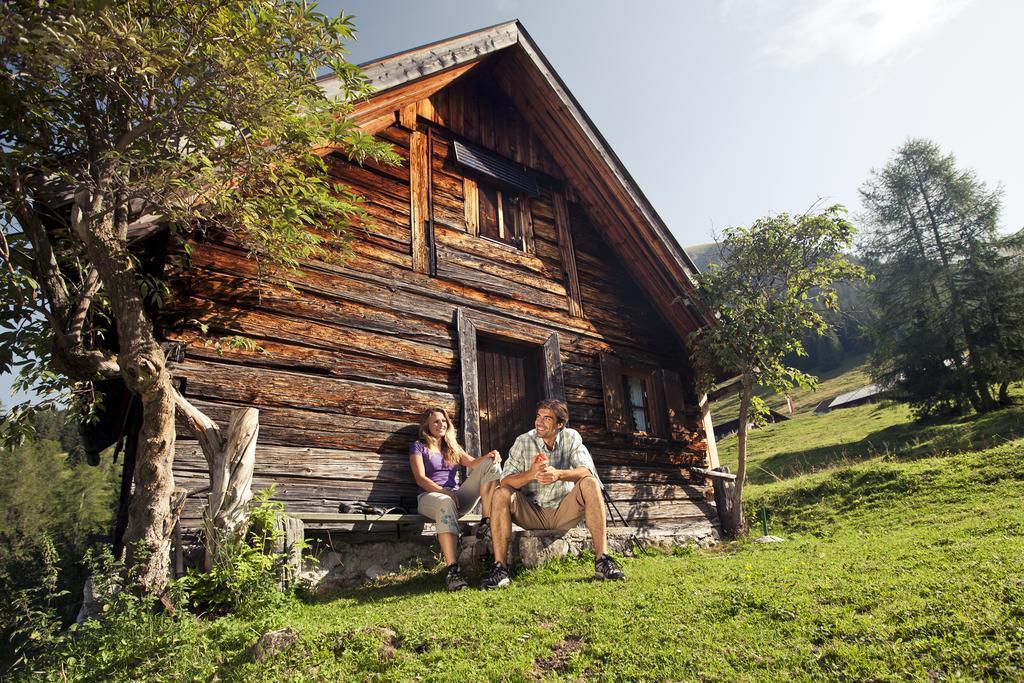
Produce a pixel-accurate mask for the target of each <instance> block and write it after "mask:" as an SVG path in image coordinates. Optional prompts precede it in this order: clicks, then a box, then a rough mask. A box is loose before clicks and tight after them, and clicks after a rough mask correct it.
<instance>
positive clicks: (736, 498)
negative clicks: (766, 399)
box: [725, 374, 754, 536]
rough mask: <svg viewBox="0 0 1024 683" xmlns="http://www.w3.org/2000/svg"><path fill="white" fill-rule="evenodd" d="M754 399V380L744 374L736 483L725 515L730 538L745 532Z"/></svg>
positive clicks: (741, 392) (741, 391)
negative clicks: (750, 428)
mask: <svg viewBox="0 0 1024 683" xmlns="http://www.w3.org/2000/svg"><path fill="white" fill-rule="evenodd" d="M753 397H754V378H753V377H751V376H750V375H749V374H744V375H743V376H742V377H741V378H740V414H739V431H738V432H737V433H736V452H737V455H738V457H739V462H738V463H737V465H736V481H735V483H734V485H733V489H732V492H731V494H732V500H731V501H730V503H729V509H728V510H727V511H726V514H725V517H726V519H725V522H726V527H727V528H728V533H729V534H730V535H732V536H739V535H741V534H743V532H744V531H746V520H745V519H744V517H743V485H744V483H745V482H746V479H747V424H748V423H749V421H750V405H751V403H752V401H753Z"/></svg>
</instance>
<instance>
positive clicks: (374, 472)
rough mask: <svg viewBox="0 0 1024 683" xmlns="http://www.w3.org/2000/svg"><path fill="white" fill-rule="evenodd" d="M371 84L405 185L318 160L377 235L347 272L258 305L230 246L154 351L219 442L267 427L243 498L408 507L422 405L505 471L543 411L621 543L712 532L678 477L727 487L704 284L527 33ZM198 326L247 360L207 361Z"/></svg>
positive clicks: (214, 246) (373, 112)
mask: <svg viewBox="0 0 1024 683" xmlns="http://www.w3.org/2000/svg"><path fill="white" fill-rule="evenodd" d="M363 69H364V70H365V72H366V73H367V75H368V77H369V78H370V80H371V82H372V83H373V85H374V86H375V87H376V88H377V92H376V94H375V95H374V96H373V97H371V98H369V99H368V100H366V101H364V102H361V103H359V104H358V106H357V107H356V108H355V111H354V113H353V116H354V118H355V120H356V121H357V122H358V124H359V125H360V126H362V127H363V128H364V129H365V130H367V131H369V132H370V133H372V134H374V135H376V136H377V137H379V138H380V139H382V140H386V141H388V142H390V143H391V144H392V145H394V148H395V150H396V151H398V153H399V154H401V155H402V157H403V158H405V159H406V160H407V163H406V164H405V165H404V166H402V167H399V168H383V167H380V166H377V165H374V164H366V165H365V166H359V165H356V164H353V163H350V162H349V161H347V159H346V157H345V155H344V153H342V152H338V151H325V154H326V158H327V160H328V162H329V166H330V170H331V173H332V174H333V176H334V177H335V178H337V179H338V180H339V181H342V182H343V183H344V184H345V185H347V186H348V187H349V188H351V189H352V191H354V192H355V193H357V194H359V195H361V196H363V197H364V198H365V199H366V208H367V209H368V211H369V213H370V215H371V216H372V222H371V223H368V224H366V225H358V226H356V227H355V228H354V229H353V241H352V255H351V257H350V258H349V259H348V260H347V261H346V262H345V263H344V265H332V264H328V263H324V262H319V261H315V262H309V263H306V264H305V265H304V266H303V267H302V269H301V270H300V271H299V272H298V273H296V274H295V275H294V276H293V277H292V279H291V281H290V283H289V284H290V287H289V286H285V285H283V284H279V283H275V282H271V281H264V282H262V283H258V282H257V266H256V264H255V263H253V262H252V261H250V260H248V259H247V258H246V253H245V250H244V249H242V248H240V247H239V245H237V244H232V243H231V242H230V241H228V240H226V239H221V238H218V237H217V236H215V235H210V236H207V237H206V238H205V239H204V240H203V241H201V242H197V243H195V244H194V245H192V254H191V267H190V269H189V270H187V271H184V272H182V273H181V274H180V277H177V278H176V279H175V281H174V283H173V288H174V292H175V293H176V297H175V300H174V302H173V303H172V305H170V306H169V308H168V311H167V313H166V316H165V320H166V321H167V324H166V329H165V330H164V335H165V336H166V338H167V339H168V340H169V341H171V342H178V343H179V344H180V345H181V347H180V348H182V349H183V351H184V355H183V357H182V358H181V360H180V362H177V363H176V364H175V365H174V367H173V372H174V375H175V377H176V378H178V380H179V383H180V388H181V391H182V392H183V394H184V395H185V396H186V397H187V398H188V399H189V400H191V401H192V402H194V403H195V404H196V405H197V406H198V407H199V408H201V409H202V410H204V411H206V412H207V414H209V415H211V416H212V417H213V418H214V419H218V420H222V421H223V420H226V418H227V416H228V413H229V412H230V410H231V408H233V407H235V406H255V407H257V408H259V410H260V433H259V442H258V447H257V453H256V473H255V484H256V486H257V487H264V486H268V485H270V484H274V485H276V491H277V493H276V495H277V497H278V498H279V499H280V500H281V501H283V502H284V503H285V505H286V507H287V509H288V511H289V512H291V513H292V514H295V515H298V516H302V515H303V514H309V513H317V512H320V513H324V512H337V511H338V510H339V506H341V505H342V504H343V503H346V502H351V501H368V502H371V503H376V504H379V505H383V506H393V505H401V506H404V507H406V508H410V507H412V506H414V501H415V495H416V487H415V485H414V484H413V481H412V477H411V475H410V473H409V467H408V459H407V452H408V446H409V443H410V442H411V441H412V440H413V439H414V438H415V426H414V423H415V422H416V420H417V418H418V416H419V414H420V413H421V411H423V410H424V409H425V408H426V407H428V406H432V405H440V406H444V407H445V408H446V409H447V410H448V411H450V413H451V414H452V415H454V416H456V417H455V419H456V421H457V423H458V425H459V426H460V428H461V438H462V440H463V442H464V443H465V445H466V446H467V447H468V448H469V450H470V451H471V452H473V453H477V452H485V451H487V450H488V449H491V448H497V449H499V450H501V451H502V452H507V450H508V447H509V445H510V444H511V443H512V441H513V440H514V438H515V436H516V435H517V434H519V433H521V432H523V431H525V430H527V429H529V428H530V427H532V421H533V408H534V404H535V402H536V401H537V400H538V399H540V398H542V397H556V398H564V399H565V400H566V401H567V402H568V404H569V410H570V419H571V424H572V426H573V427H575V428H576V429H578V430H579V431H580V432H581V433H582V435H583V438H584V440H585V442H586V444H587V445H588V446H589V448H590V450H591V451H592V453H593V455H594V458H595V460H596V462H597V466H598V468H599V471H600V474H601V476H602V477H603V479H604V481H605V482H606V484H607V485H608V488H609V492H610V494H611V496H612V498H613V500H615V501H616V503H617V505H618V506H619V508H620V509H621V510H622V511H623V512H624V514H626V515H627V516H628V518H629V519H630V521H631V522H633V523H636V524H682V523H689V524H694V525H697V526H700V525H702V524H703V525H709V524H711V523H712V521H713V517H714V511H713V508H712V507H711V506H709V505H708V504H707V503H705V502H704V492H703V488H702V485H701V484H700V482H699V481H695V480H694V479H693V478H692V475H691V474H690V472H689V471H688V469H687V467H688V466H689V465H700V464H703V465H712V466H714V465H717V455H716V454H715V447H714V439H713V432H712V428H711V420H710V416H709V415H708V414H707V411H706V410H702V403H701V402H700V397H699V396H698V395H697V393H696V391H695V388H694V381H693V372H692V368H691V365H690V362H689V358H688V354H687V347H686V344H685V340H686V338H687V335H689V334H690V333H691V332H692V331H693V330H695V329H696V328H697V327H698V326H699V325H701V324H704V323H705V321H703V320H701V318H700V317H699V316H698V315H697V314H696V313H695V312H694V311H693V310H692V309H691V308H690V307H689V306H688V305H687V303H686V302H687V297H686V293H687V292H688V291H690V290H691V289H692V288H693V286H694V285H693V281H692V276H693V273H694V272H695V269H694V267H693V265H692V263H691V262H690V260H689V258H688V257H687V256H686V254H685V253H684V252H683V250H682V248H680V246H679V245H678V244H677V242H676V241H675V239H674V238H673V237H672V235H671V233H670V232H669V230H668V228H667V227H666V226H665V224H664V223H663V222H662V220H661V218H660V217H659V216H658V215H657V213H656V212H655V211H654V209H653V208H652V207H651V205H650V203H649V202H648V201H647V199H646V198H645V197H644V195H643V193H642V192H641V191H640V189H639V187H637V185H636V183H635V182H634V181H633V179H632V178H631V177H630V175H629V173H628V172H627V171H626V170H625V168H624V167H623V166H622V163H621V162H620V161H619V159H618V157H616V155H615V154H614V152H612V150H611V149H610V148H609V146H608V144H607V143H606V142H605V140H604V138H602V137H601V135H600V133H599V132H598V131H597V130H596V128H595V127H594V125H593V124H592V122H591V121H590V119H589V118H588V117H587V115H586V114H585V113H584V112H583V110H582V108H581V107H580V106H579V104H578V103H577V102H576V100H575V99H574V98H573V97H572V95H571V94H570V93H569V91H568V89H567V88H566V86H565V84H564V83H562V81H561V79H560V78H559V77H558V75H557V74H556V73H555V72H554V70H553V69H552V68H551V65H550V64H549V63H548V62H547V60H546V59H545V58H544V56H543V54H541V52H540V50H539V49H538V48H537V46H536V45H535V44H534V42H533V41H532V39H531V38H530V37H529V35H527V33H526V31H525V30H524V29H523V27H522V26H521V25H520V24H519V23H518V22H511V23H506V24H502V25H499V26H494V27H492V28H487V29H484V30H481V31H477V32H475V33H470V34H467V35H463V36H458V37H456V38H451V39H449V40H445V41H441V42H438V43H434V44H431V45H428V46H425V47H421V48H417V49H414V50H410V51H408V52H403V53H401V54H397V55H393V56H390V57H386V58H384V59H381V60H378V61H374V62H370V63H368V64H365V65H363ZM321 85H322V87H323V88H324V89H325V90H327V91H328V92H329V91H331V90H332V89H334V88H336V87H337V84H336V82H335V80H334V79H333V78H326V79H324V80H323V81H322V82H321ZM196 321H201V322H202V323H203V324H204V325H208V326H209V335H210V336H211V337H215V336H230V335H239V336H241V337H244V338H247V339H249V340H252V341H253V342H255V344H257V345H258V346H259V347H260V349H258V350H256V349H244V348H215V347H214V346H213V345H211V344H210V343H209V342H206V341H204V340H203V337H202V336H201V335H199V334H198V333H197V332H196ZM189 439H190V436H189V434H188V432H187V431H186V430H184V429H179V441H178V446H177V454H176V460H175V464H174V475H175V478H176V481H177V482H178V483H179V484H181V485H183V486H185V487H186V488H189V489H192V490H195V489H200V488H202V487H203V486H205V484H206V482H207V476H208V475H207V472H206V465H205V462H204V460H203V456H202V454H201V451H200V449H199V447H198V445H197V444H196V443H195V442H193V441H190V440H189ZM627 510H628V512H626V511H627ZM198 515H199V509H198V506H197V505H194V506H191V507H190V508H187V509H186V512H185V516H184V518H183V519H184V521H185V524H186V525H194V524H195V523H196V522H197V520H198Z"/></svg>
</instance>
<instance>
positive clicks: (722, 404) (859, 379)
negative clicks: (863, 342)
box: [711, 356, 871, 423]
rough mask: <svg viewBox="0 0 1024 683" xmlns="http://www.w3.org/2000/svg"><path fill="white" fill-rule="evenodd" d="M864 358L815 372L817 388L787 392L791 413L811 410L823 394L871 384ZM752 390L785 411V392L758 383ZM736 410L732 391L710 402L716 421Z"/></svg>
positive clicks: (737, 402)
mask: <svg viewBox="0 0 1024 683" xmlns="http://www.w3.org/2000/svg"><path fill="white" fill-rule="evenodd" d="M866 359H867V357H866V356H852V357H850V358H848V359H847V360H846V361H845V362H844V363H843V364H842V365H840V366H839V367H837V368H835V369H834V370H829V371H828V372H823V373H820V374H818V375H817V377H818V388H817V390H814V391H812V390H810V389H799V388H797V389H793V391H791V392H789V396H790V398H792V399H793V408H794V410H795V413H796V414H797V415H800V414H802V413H806V412H808V411H813V410H814V408H815V406H817V405H818V404H819V403H821V402H822V401H824V400H825V399H827V398H835V397H836V396H838V395H839V394H845V393H846V392H847V391H853V390H854V389H860V388H861V387H862V386H865V385H867V384H871V375H870V373H869V372H868V366H867V364H866V362H865V361H866ZM754 393H755V394H756V395H758V396H760V397H761V398H763V399H764V400H765V402H766V403H767V404H768V407H769V408H771V409H772V410H777V411H778V412H780V413H782V414H783V415H788V408H787V407H786V397H785V395H779V394H776V393H774V392H773V391H772V390H771V389H766V388H764V387H759V388H758V389H757V390H756V391H755V392H754ZM739 412H740V399H739V396H738V395H737V394H735V393H730V394H729V395H727V396H723V397H722V398H720V399H718V400H717V401H715V402H714V403H713V404H712V406H711V414H712V416H713V417H714V418H715V422H716V423H718V422H727V421H729V420H735V419H736V417H737V416H738V415H739Z"/></svg>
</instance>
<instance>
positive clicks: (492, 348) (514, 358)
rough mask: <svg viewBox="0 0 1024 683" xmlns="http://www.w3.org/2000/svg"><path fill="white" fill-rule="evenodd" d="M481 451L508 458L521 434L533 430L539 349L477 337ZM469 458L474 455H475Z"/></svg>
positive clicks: (538, 394)
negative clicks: (511, 447) (493, 450)
mask: <svg viewBox="0 0 1024 683" xmlns="http://www.w3.org/2000/svg"><path fill="white" fill-rule="evenodd" d="M476 348H477V356H476V357H477V382H478V383H477V386H478V387H479V389H478V390H479V401H480V447H481V449H480V452H481V453H487V452H488V451H490V450H492V449H497V450H498V451H500V452H501V455H502V457H503V458H504V457H507V456H508V449H509V447H510V446H511V445H512V442H514V441H515V439H516V437H517V436H519V435H520V434H522V433H524V432H526V431H529V430H530V429H533V418H534V414H535V412H536V410H535V409H536V407H537V401H539V400H540V396H541V391H540V349H539V348H537V347H530V346H521V345H518V344H509V343H505V342H499V341H496V340H493V339H487V338H486V337H478V338H477V346H476ZM471 455H476V454H475V453H473V454H471Z"/></svg>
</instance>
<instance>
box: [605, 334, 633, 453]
mask: <svg viewBox="0 0 1024 683" xmlns="http://www.w3.org/2000/svg"><path fill="white" fill-rule="evenodd" d="M600 357H601V384H602V385H604V420H605V424H606V425H607V426H608V431H609V432H612V433H614V434H626V433H628V432H629V431H630V429H629V420H627V419H626V402H625V397H624V396H623V395H622V363H621V362H620V361H619V359H618V358H616V357H615V356H613V355H611V354H610V353H602V354H600Z"/></svg>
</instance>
